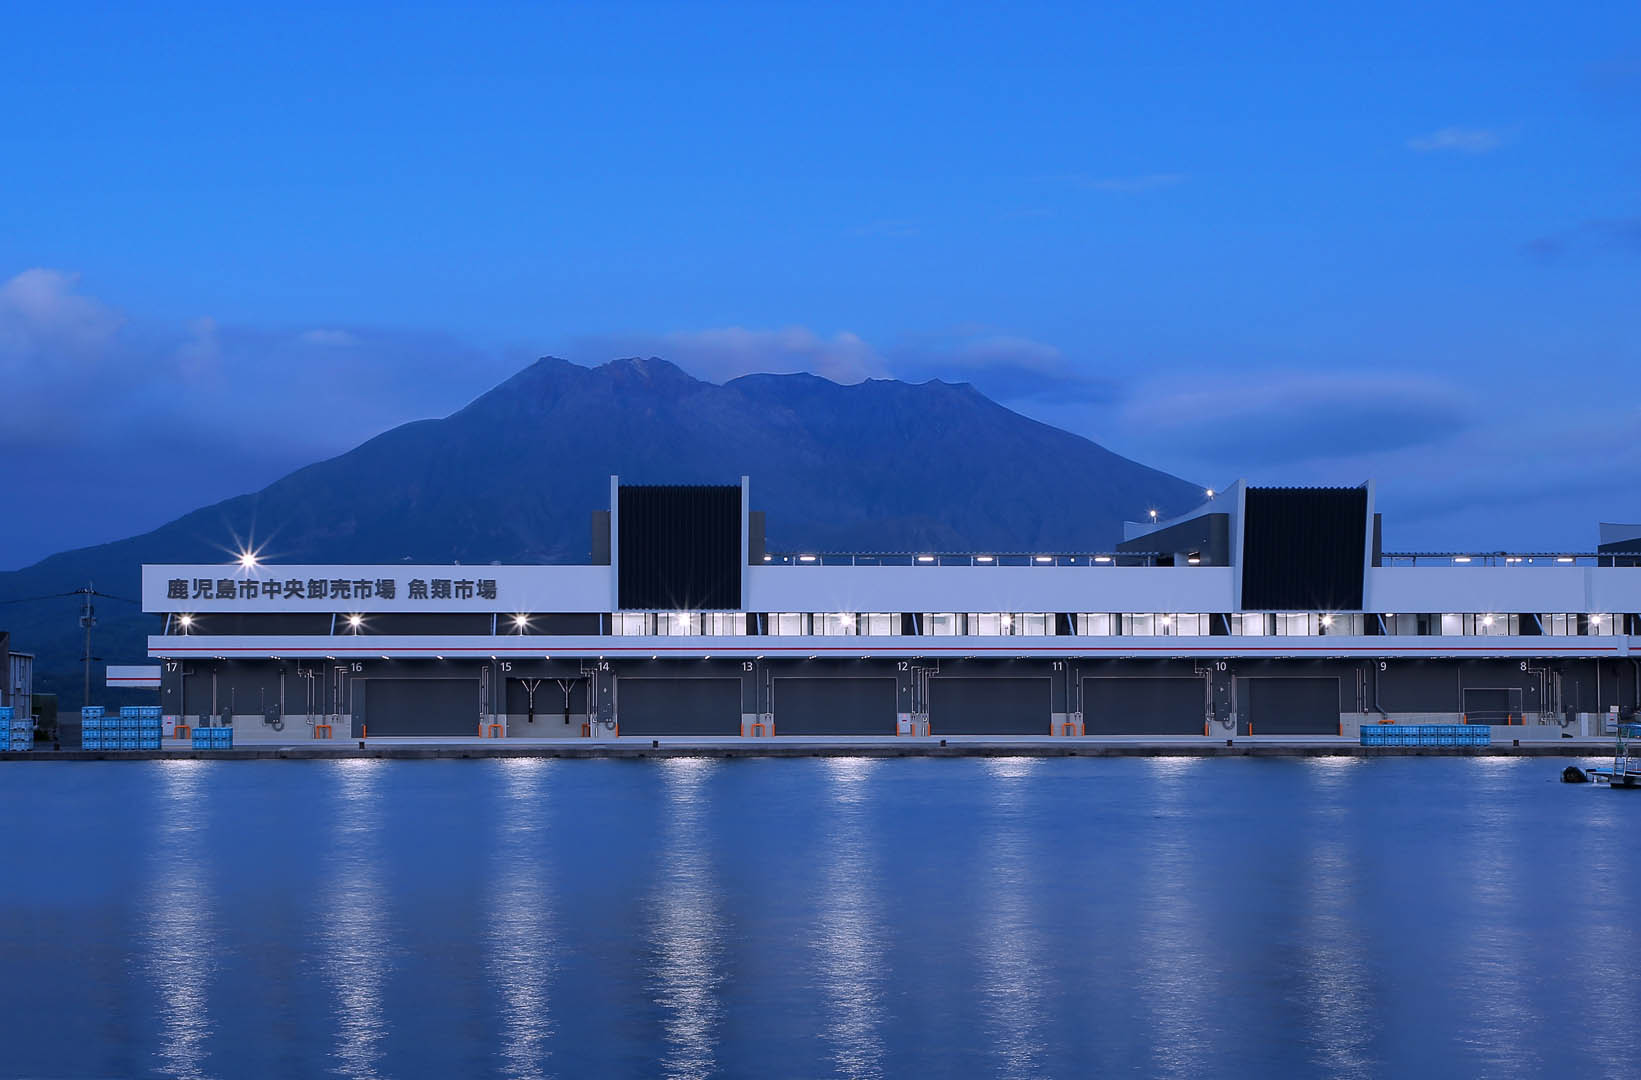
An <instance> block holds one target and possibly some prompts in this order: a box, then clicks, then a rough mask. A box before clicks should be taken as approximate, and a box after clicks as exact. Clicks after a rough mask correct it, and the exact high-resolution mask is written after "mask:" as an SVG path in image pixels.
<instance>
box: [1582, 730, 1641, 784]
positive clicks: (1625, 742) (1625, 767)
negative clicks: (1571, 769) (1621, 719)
mask: <svg viewBox="0 0 1641 1080" xmlns="http://www.w3.org/2000/svg"><path fill="white" fill-rule="evenodd" d="M1637 739H1641V723H1629V724H1619V725H1618V745H1617V746H1616V747H1615V748H1614V750H1613V763H1612V767H1611V768H1605V767H1597V768H1594V769H1589V770H1587V771H1586V773H1585V775H1587V776H1588V777H1589V778H1590V779H1591V780H1593V781H1594V782H1595V783H1597V784H1607V785H1610V786H1612V787H1615V788H1617V787H1627V788H1632V787H1641V759H1637V758H1632V757H1631V756H1630V748H1629V742H1630V741H1631V740H1637Z"/></svg>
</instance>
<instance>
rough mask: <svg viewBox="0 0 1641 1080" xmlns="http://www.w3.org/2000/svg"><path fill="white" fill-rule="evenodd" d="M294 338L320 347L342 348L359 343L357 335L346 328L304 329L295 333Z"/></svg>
mask: <svg viewBox="0 0 1641 1080" xmlns="http://www.w3.org/2000/svg"><path fill="white" fill-rule="evenodd" d="M296 340H298V341H300V342H301V343H302V344H304V345H317V346H319V347H320V348H337V349H344V348H348V347H350V346H354V345H358V344H359V337H358V335H357V334H353V333H350V332H349V331H347V330H322V329H321V330H304V331H302V332H301V333H300V334H298V335H296Z"/></svg>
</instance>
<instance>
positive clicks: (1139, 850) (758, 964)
mask: <svg viewBox="0 0 1641 1080" xmlns="http://www.w3.org/2000/svg"><path fill="white" fill-rule="evenodd" d="M1563 764H1564V762H1562V761H1545V760H1532V759H1510V758H1477V759H1447V758H1428V759H1421V758H1394V759H1384V760H1376V761H1364V760H1358V759H1313V760H1299V759H1222V760H1214V759H1207V760H1196V759H1086V758H1083V759H1029V758H1000V759H962V760H928V759H898V760H872V759H805V760H795V761H771V760H763V761H760V760H743V761H715V760H706V759H680V760H668V761H647V762H646V761H546V760H512V761H426V762H421V761H397V762H383V761H334V762H280V761H269V762H212V761H173V762H149V763H113V762H81V763H33V764H11V765H7V766H5V767H4V768H0V813H3V817H0V820H3V821H5V822H6V823H7V824H6V834H5V836H6V839H5V841H4V846H3V849H0V850H3V855H4V864H5V868H6V871H5V873H4V875H3V877H0V912H3V913H4V919H3V921H0V971H4V973H5V978H4V980H0V1015H3V1016H4V1017H5V1018H6V1023H5V1035H4V1040H3V1041H4V1045H3V1046H0V1075H5V1076H92V1075H97V1076H102V1075H108V1076H182V1077H207V1076H223V1077H255V1076H313V1075H320V1074H324V1073H327V1072H329V1073H332V1074H336V1075H346V1076H382V1077H389V1076H398V1077H450V1076H501V1077H546V1076H560V1077H582V1076H599V1077H624V1076H631V1077H648V1076H669V1077H706V1076H735V1077H788V1076H790V1077H900V1076H914V1075H946V1076H1003V1077H1085V1076H1093V1075H1125V1076H1159V1077H1174V1076H1178V1077H1215V1076H1226V1077H1270V1076H1318V1077H1321V1076H1327V1077H1339V1076H1342V1077H1354V1076H1363V1077H1365V1076H1422V1075H1444V1074H1445V1075H1448V1076H1500V1077H1504V1076H1545V1077H1556V1076H1568V1075H1579V1076H1613V1077H1617V1076H1630V1075H1633V1072H1632V1071H1631V1069H1630V1065H1631V1064H1632V1063H1633V1062H1634V1061H1635V1060H1636V1059H1637V1055H1641V1034H1638V1030H1641V1028H1638V1024H1637V1022H1636V1016H1637V1004H1638V1003H1637V994H1638V992H1641V979H1638V978H1637V975H1636V974H1635V972H1636V969H1635V966H1634V965H1635V962H1636V959H1637V957H1641V948H1638V946H1641V868H1638V866H1637V856H1636V851H1637V847H1636V844H1635V835H1636V827H1637V825H1638V824H1641V794H1632V793H1626V792H1611V791H1606V790H1592V789H1589V788H1577V787H1570V786H1564V785H1561V784H1559V783H1556V782H1555V781H1556V778H1557V776H1558V774H1559V772H1560V769H1561V768H1562V766H1563Z"/></svg>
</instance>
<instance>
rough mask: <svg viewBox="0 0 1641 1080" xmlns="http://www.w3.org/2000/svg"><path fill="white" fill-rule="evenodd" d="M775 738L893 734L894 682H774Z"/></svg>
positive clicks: (850, 680) (878, 680) (838, 680)
mask: <svg viewBox="0 0 1641 1080" xmlns="http://www.w3.org/2000/svg"><path fill="white" fill-rule="evenodd" d="M773 697H774V703H775V734H777V735H893V734H894V733H895V680H894V679H893V678H883V679H776V680H775V682H774V691H773Z"/></svg>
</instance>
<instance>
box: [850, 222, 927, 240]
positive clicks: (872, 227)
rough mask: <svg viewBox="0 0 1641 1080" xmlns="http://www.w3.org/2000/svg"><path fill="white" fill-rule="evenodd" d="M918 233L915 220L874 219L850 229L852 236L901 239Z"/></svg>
mask: <svg viewBox="0 0 1641 1080" xmlns="http://www.w3.org/2000/svg"><path fill="white" fill-rule="evenodd" d="M917 233H918V226H917V222H915V221H873V222H870V223H868V224H866V225H856V226H854V227H853V228H851V229H850V230H849V235H850V236H882V237H887V238H889V239H894V240H900V239H905V238H906V237H908V236H916V235H917Z"/></svg>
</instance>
